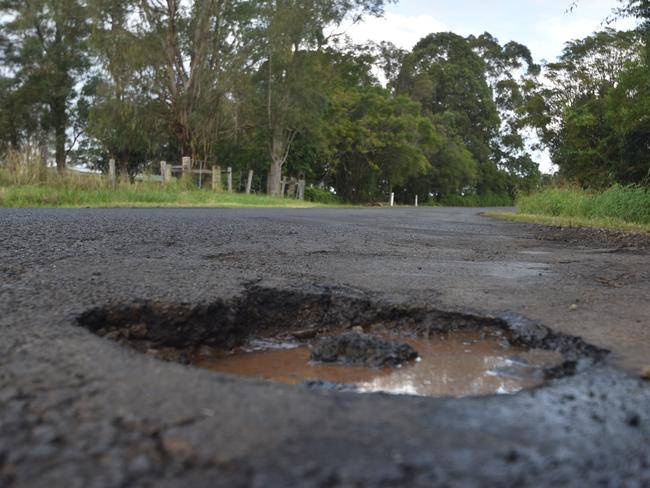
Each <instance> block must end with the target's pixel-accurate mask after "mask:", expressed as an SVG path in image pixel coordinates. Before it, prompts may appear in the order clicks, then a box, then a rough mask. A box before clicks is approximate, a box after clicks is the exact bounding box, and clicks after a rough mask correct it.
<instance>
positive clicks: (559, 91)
mask: <svg viewBox="0 0 650 488" xmlns="http://www.w3.org/2000/svg"><path fill="white" fill-rule="evenodd" d="M644 42H645V41H644V37H643V36H642V35H639V32H638V31H630V32H619V31H615V30H612V29H606V30H604V31H602V32H599V33H596V34H594V35H592V36H588V37H586V38H585V39H580V40H576V41H572V42H570V43H568V44H567V46H566V48H565V50H564V53H563V55H562V57H561V58H560V60H559V61H558V62H557V63H552V64H550V65H548V70H547V77H548V79H549V81H550V85H549V86H546V87H543V88H541V89H540V90H539V92H538V93H537V95H536V96H534V97H531V99H530V103H529V105H528V109H529V114H530V117H531V120H533V121H534V122H533V123H534V124H536V125H537V126H538V128H539V133H540V135H541V138H542V141H543V142H544V144H545V145H546V146H547V147H548V148H549V149H550V152H551V157H552V159H553V162H554V163H556V164H557V165H558V166H559V168H560V174H561V176H562V177H564V178H566V179H568V180H569V181H572V182H574V183H577V184H579V185H580V186H582V187H584V188H607V187H608V186H610V185H612V184H614V183H620V184H645V183H647V182H648V176H649V175H650V156H649V155H648V150H647V148H648V146H647V141H648V140H650V123H649V122H648V120H649V119H648V117H649V114H650V104H649V102H648V95H649V94H650V91H649V90H650V70H649V69H648V65H647V63H646V61H645V58H644V56H643V55H642V53H643V48H644Z"/></svg>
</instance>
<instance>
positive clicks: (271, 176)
mask: <svg viewBox="0 0 650 488" xmlns="http://www.w3.org/2000/svg"><path fill="white" fill-rule="evenodd" d="M273 132H274V134H273V140H272V141H271V148H270V149H271V166H270V167H269V172H268V178H267V182H266V192H267V193H268V194H269V195H272V196H276V197H277V196H278V195H280V193H281V190H280V186H281V181H282V166H283V165H284V162H285V161H286V159H287V149H286V147H285V146H286V142H285V139H284V137H283V134H282V131H280V130H278V129H275V130H274V131H273Z"/></svg>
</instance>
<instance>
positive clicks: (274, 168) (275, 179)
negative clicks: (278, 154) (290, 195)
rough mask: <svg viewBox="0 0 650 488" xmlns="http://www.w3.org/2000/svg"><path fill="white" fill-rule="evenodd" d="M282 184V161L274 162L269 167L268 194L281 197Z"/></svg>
mask: <svg viewBox="0 0 650 488" xmlns="http://www.w3.org/2000/svg"><path fill="white" fill-rule="evenodd" d="M281 182H282V161H277V160H273V161H271V166H270V167H269V172H268V178H267V182H266V192H267V193H268V194H269V195H272V196H274V197H277V196H279V195H280V186H281Z"/></svg>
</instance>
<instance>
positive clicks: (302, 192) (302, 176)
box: [298, 173, 307, 200]
mask: <svg viewBox="0 0 650 488" xmlns="http://www.w3.org/2000/svg"><path fill="white" fill-rule="evenodd" d="M306 184H307V182H306V181H305V174H304V173H301V174H300V176H299V178H298V200H304V199H305V186H306Z"/></svg>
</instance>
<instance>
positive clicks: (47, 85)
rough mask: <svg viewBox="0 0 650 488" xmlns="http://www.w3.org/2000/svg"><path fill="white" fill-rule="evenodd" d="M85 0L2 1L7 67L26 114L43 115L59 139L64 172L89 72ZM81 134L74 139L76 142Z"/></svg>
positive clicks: (59, 165) (60, 165) (0, 13)
mask: <svg viewBox="0 0 650 488" xmlns="http://www.w3.org/2000/svg"><path fill="white" fill-rule="evenodd" d="M87 13H88V12H87V5H86V2H85V1H84V0H29V1H25V0H2V1H0V18H1V19H2V21H1V22H2V25H1V27H2V31H3V33H4V35H5V36H6V39H5V46H6V50H5V62H7V63H8V65H9V69H10V71H11V74H12V76H13V77H14V78H15V80H16V82H17V83H18V85H19V90H20V92H21V97H22V106H23V108H25V107H27V106H29V107H38V108H40V109H42V116H41V117H42V121H41V125H42V126H43V128H44V129H45V130H47V131H48V132H49V131H51V132H53V133H54V140H55V157H56V165H57V168H58V169H59V171H63V170H64V168H65V164H66V157H67V154H68V151H69V150H70V147H71V146H72V145H73V143H74V140H73V141H72V142H71V143H70V144H69V142H70V141H69V140H68V130H69V129H70V128H71V126H72V122H73V120H72V119H73V117H74V115H73V114H74V107H73V104H74V102H75V100H76V98H77V96H78V89H77V88H78V84H79V82H80V80H81V79H82V78H83V76H84V74H85V72H86V70H87V68H88V57H87V41H88V37H89V34H90V24H89V21H88V15H87ZM78 135H79V134H75V135H74V137H76V136H78Z"/></svg>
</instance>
